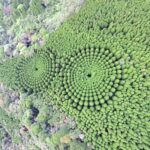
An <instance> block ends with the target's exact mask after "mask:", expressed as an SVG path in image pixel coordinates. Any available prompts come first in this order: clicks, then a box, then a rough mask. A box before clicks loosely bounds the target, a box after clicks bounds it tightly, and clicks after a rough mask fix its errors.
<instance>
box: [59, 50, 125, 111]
mask: <svg viewBox="0 0 150 150" xmlns="http://www.w3.org/2000/svg"><path fill="white" fill-rule="evenodd" d="M127 69H128V65H126V64H125V63H124V64H123V63H122V58H121V55H120V56H118V55H117V56H116V55H115V54H114V53H113V52H112V51H111V50H109V49H104V48H83V49H79V50H78V51H76V52H74V53H73V54H71V55H69V56H68V57H67V58H66V59H65V62H64V67H63V68H62V69H61V73H60V76H61V82H62V84H61V89H60V91H61V92H60V93H61V94H62V95H63V96H64V98H65V100H68V101H71V104H72V106H73V107H75V108H77V109H78V110H81V109H82V108H91V109H93V108H94V109H96V110H100V109H101V107H102V106H103V104H109V103H111V102H112V101H113V98H114V97H115V95H116V93H118V92H119V91H120V90H121V89H122V88H123V85H124V83H125V81H126V78H127V74H126V72H127Z"/></svg>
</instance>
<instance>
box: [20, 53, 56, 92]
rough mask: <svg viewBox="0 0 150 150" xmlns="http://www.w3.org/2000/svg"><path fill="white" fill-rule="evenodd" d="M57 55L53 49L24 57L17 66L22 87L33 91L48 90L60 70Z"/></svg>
mask: <svg viewBox="0 0 150 150" xmlns="http://www.w3.org/2000/svg"><path fill="white" fill-rule="evenodd" d="M55 57H56V56H55V54H54V53H53V52H52V51H39V52H37V53H36V54H35V55H34V56H32V57H28V58H23V59H22V61H21V62H20V63H19V65H18V67H17V75H18V85H19V86H20V88H21V89H23V90H24V91H29V92H31V93H32V92H41V91H44V90H46V89H47V88H48V87H49V85H50V83H51V81H52V80H53V78H54V77H55V73H56V71H58V70H59V68H58V66H59V65H58V64H57V63H56V58H55Z"/></svg>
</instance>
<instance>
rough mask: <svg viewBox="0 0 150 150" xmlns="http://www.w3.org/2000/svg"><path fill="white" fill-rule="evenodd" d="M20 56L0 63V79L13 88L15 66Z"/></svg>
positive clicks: (15, 80)
mask: <svg viewBox="0 0 150 150" xmlns="http://www.w3.org/2000/svg"><path fill="white" fill-rule="evenodd" d="M19 61H20V58H13V59H9V60H7V61H5V63H3V64H0V81H3V83H5V85H7V86H8V87H11V88H14V87H15V85H16V82H17V78H16V77H17V74H16V68H17V66H18V63H19Z"/></svg>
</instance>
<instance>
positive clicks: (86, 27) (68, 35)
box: [0, 0, 150, 150]
mask: <svg viewBox="0 0 150 150" xmlns="http://www.w3.org/2000/svg"><path fill="white" fill-rule="evenodd" d="M149 5H150V2H149V1H147V0H142V1H141V0H130V1H124V0H87V1H86V3H85V5H84V6H83V8H82V9H81V10H80V11H79V13H77V14H75V15H74V16H73V17H72V18H70V19H69V20H68V21H67V22H65V23H64V24H63V25H62V26H61V27H60V28H59V29H58V30H57V31H56V32H54V33H52V34H51V35H50V37H49V39H48V41H47V43H46V45H45V46H43V47H42V48H41V49H39V50H37V51H36V52H35V54H34V55H33V56H32V57H28V58H23V59H22V58H21V57H22V56H20V57H18V58H15V59H12V60H7V61H5V62H4V63H3V64H1V65H0V72H3V73H2V74H1V75H0V80H1V81H2V82H4V83H6V84H7V83H8V81H9V82H10V83H11V85H14V87H18V88H17V89H18V90H20V89H23V91H24V92H25V93H27V95H28V96H29V95H31V94H33V95H34V96H35V97H36V98H35V99H34V100H32V101H31V100H27V101H25V105H24V107H22V108H26V107H27V110H26V111H25V113H24V116H23V117H24V119H23V121H24V122H23V123H24V124H25V125H26V126H29V128H30V127H31V131H32V132H33V134H35V135H37V136H39V135H41V132H42V135H43V139H45V136H46V137H47V133H49V132H46V134H43V131H42V126H43V124H44V123H43V121H44V120H46V121H47V120H49V122H50V121H51V119H50V118H47V114H48V113H49V111H47V110H48V108H46V112H45V114H44V113H43V112H42V113H39V107H42V103H43V105H44V104H45V105H46V106H48V105H52V106H57V107H58V108H60V110H63V111H64V112H66V113H67V114H69V115H71V116H72V117H73V118H75V120H76V123H77V125H78V128H79V129H81V130H82V132H83V133H84V135H85V140H86V142H87V143H92V146H93V149H94V150H107V149H108V150H111V149H112V150H117V149H122V150H126V149H129V150H143V149H144V150H149V149H150V109H149V108H150V92H149V91H150V59H149V57H150V43H149V40H150V39H149V36H148V35H149V34H150V30H149V23H150V20H149V15H150V9H149ZM38 12H39V11H35V13H38ZM20 59H21V61H20ZM18 60H19V61H18ZM8 62H9V63H8ZM14 64H16V65H14ZM6 66H7V67H6ZM12 68H13V69H12ZM10 76H13V78H10ZM6 78H7V79H6ZM14 78H16V80H14ZM14 81H18V82H17V83H16V82H14ZM37 97H38V98H37ZM38 99H40V101H39V100H38ZM37 107H38V109H37ZM41 116H44V117H43V119H42V117H41ZM67 133H68V128H67V129H66V128H64V130H63V131H61V130H60V131H59V132H58V133H56V134H54V135H52V137H51V140H49V137H47V138H46V142H47V143H48V144H49V145H51V147H53V146H52V144H54V145H59V143H60V141H61V140H60V139H59V138H58V137H60V136H65V134H67ZM67 140H68V139H67ZM72 145H73V144H72V143H71V145H70V147H71V149H73V146H72ZM78 146H79V149H82V148H80V145H78ZM56 147H57V146H54V148H56ZM83 147H84V146H83ZM56 149H57V148H56Z"/></svg>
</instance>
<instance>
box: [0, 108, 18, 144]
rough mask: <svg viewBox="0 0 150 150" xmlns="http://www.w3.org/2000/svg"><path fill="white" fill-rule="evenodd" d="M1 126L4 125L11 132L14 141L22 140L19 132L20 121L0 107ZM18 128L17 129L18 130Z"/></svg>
mask: <svg viewBox="0 0 150 150" xmlns="http://www.w3.org/2000/svg"><path fill="white" fill-rule="evenodd" d="M0 126H2V127H4V128H5V129H6V130H7V132H8V133H9V134H10V136H11V138H12V140H13V142H15V143H19V142H20V141H21V138H20V135H19V132H18V131H17V130H18V129H19V121H18V120H17V119H15V118H13V117H12V116H11V115H9V114H7V112H6V111H5V110H3V109H2V108H1V107H0ZM16 129H17V130H16Z"/></svg>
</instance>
